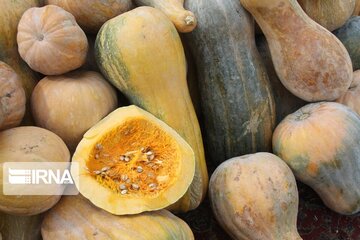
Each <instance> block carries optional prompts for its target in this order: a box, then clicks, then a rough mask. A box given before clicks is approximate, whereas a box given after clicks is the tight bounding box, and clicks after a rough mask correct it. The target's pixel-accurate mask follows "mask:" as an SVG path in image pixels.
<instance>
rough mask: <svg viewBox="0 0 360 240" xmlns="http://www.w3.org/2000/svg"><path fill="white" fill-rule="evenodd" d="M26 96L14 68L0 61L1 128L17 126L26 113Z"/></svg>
mask: <svg viewBox="0 0 360 240" xmlns="http://www.w3.org/2000/svg"><path fill="white" fill-rule="evenodd" d="M25 103H26V96H25V91H24V88H23V87H22V84H21V81H20V79H19V77H18V75H17V74H16V73H15V72H14V70H13V69H12V68H11V67H10V66H9V65H7V64H6V63H4V62H1V61H0V130H3V129H7V128H11V127H16V126H18V125H19V124H20V122H21V120H22V119H23V117H24V114H25Z"/></svg>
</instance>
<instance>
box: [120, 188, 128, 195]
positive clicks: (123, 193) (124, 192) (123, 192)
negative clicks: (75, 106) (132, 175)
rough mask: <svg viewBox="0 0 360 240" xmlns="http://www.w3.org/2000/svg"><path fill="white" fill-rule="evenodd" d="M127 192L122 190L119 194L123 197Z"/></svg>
mask: <svg viewBox="0 0 360 240" xmlns="http://www.w3.org/2000/svg"><path fill="white" fill-rule="evenodd" d="M127 192H128V190H126V189H124V190H122V191H121V192H120V193H121V194H122V195H125V194H127Z"/></svg>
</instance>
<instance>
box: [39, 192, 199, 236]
mask: <svg viewBox="0 0 360 240" xmlns="http://www.w3.org/2000/svg"><path fill="white" fill-rule="evenodd" d="M41 234H42V237H43V239H44V240H55V239H66V240H89V239H114V240H115V239H119V240H154V239H156V240H167V239H174V240H194V235H193V233H192V232H191V229H190V227H189V226H188V225H187V224H186V223H185V222H184V221H183V220H181V219H180V218H178V217H176V216H175V215H173V214H171V213H170V212H169V211H166V210H160V211H155V212H147V213H142V214H137V215H128V216H115V215H112V214H110V213H107V212H105V211H103V210H101V209H99V208H96V207H95V206H94V205H92V204H91V203H90V202H89V201H87V200H86V199H85V198H84V197H82V196H81V195H79V196H65V197H63V198H62V199H61V200H60V202H59V204H57V205H56V206H55V207H54V208H53V209H51V210H50V211H49V212H48V213H47V215H46V216H45V219H44V222H43V224H42V227H41Z"/></svg>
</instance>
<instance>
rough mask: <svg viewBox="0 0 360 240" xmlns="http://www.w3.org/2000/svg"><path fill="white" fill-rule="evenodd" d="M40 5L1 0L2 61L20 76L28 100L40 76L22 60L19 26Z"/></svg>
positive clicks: (25, 0)
mask: <svg viewBox="0 0 360 240" xmlns="http://www.w3.org/2000/svg"><path fill="white" fill-rule="evenodd" d="M38 5H39V1H37V0H21V1H9V0H0V6H1V7H0V16H1V17H0V61H3V62H5V63H7V64H8V65H9V66H10V67H12V68H13V69H14V70H15V72H16V73H17V74H18V76H19V79H20V80H21V82H22V85H23V87H24V89H25V93H26V99H29V98H30V96H31V92H32V90H33V88H34V86H35V84H36V83H37V80H38V76H37V75H36V73H35V72H33V71H32V70H31V69H30V68H29V66H28V65H27V64H26V63H25V62H24V61H23V60H22V59H21V57H20V55H19V53H18V48H17V43H16V34H17V26H18V23H19V21H20V18H21V16H22V14H23V13H24V12H25V11H26V10H27V9H28V8H31V7H36V6H38ZM26 118H27V120H29V118H30V108H28V109H27V113H26Z"/></svg>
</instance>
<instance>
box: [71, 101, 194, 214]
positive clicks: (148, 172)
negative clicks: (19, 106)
mask: <svg viewBox="0 0 360 240" xmlns="http://www.w3.org/2000/svg"><path fill="white" fill-rule="evenodd" d="M73 163H78V164H79V168H80V171H79V172H77V171H76V170H73V168H72V169H71V174H72V176H73V178H74V180H75V182H78V183H76V184H77V185H76V186H77V188H78V189H79V192H80V193H81V194H82V195H83V196H85V197H86V198H88V199H89V200H90V201H91V202H92V203H94V204H95V205H96V206H98V207H100V208H102V209H104V210H106V211H108V212H110V213H113V214H117V215H124V214H136V213H140V212H144V211H153V210H158V209H162V208H165V207H167V206H169V205H171V204H173V203H174V202H176V201H177V200H179V198H181V197H182V196H183V195H184V194H185V192H186V191H187V189H188V187H189V185H190V184H191V182H192V180H193V177H194V172H195V157H194V152H193V150H192V149H191V147H190V146H189V145H188V144H187V143H186V142H185V140H184V139H182V138H181V137H180V136H179V135H178V134H177V133H176V132H175V131H174V130H173V129H172V128H170V127H169V126H168V125H166V124H165V123H164V122H162V121H160V120H159V119H157V118H156V117H154V116H153V115H151V114H150V113H148V112H146V111H144V110H142V109H140V108H138V107H136V106H134V105H132V106H129V107H123V108H119V109H117V110H115V111H113V112H112V113H110V114H109V115H108V116H107V117H105V118H104V119H103V120H101V121H100V122H99V123H98V124H96V125H95V126H94V127H92V128H91V129H90V130H88V131H87V132H86V133H85V134H84V138H83V139H82V140H81V142H80V143H79V145H78V146H77V148H76V151H75V153H74V156H73V159H72V164H73Z"/></svg>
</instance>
